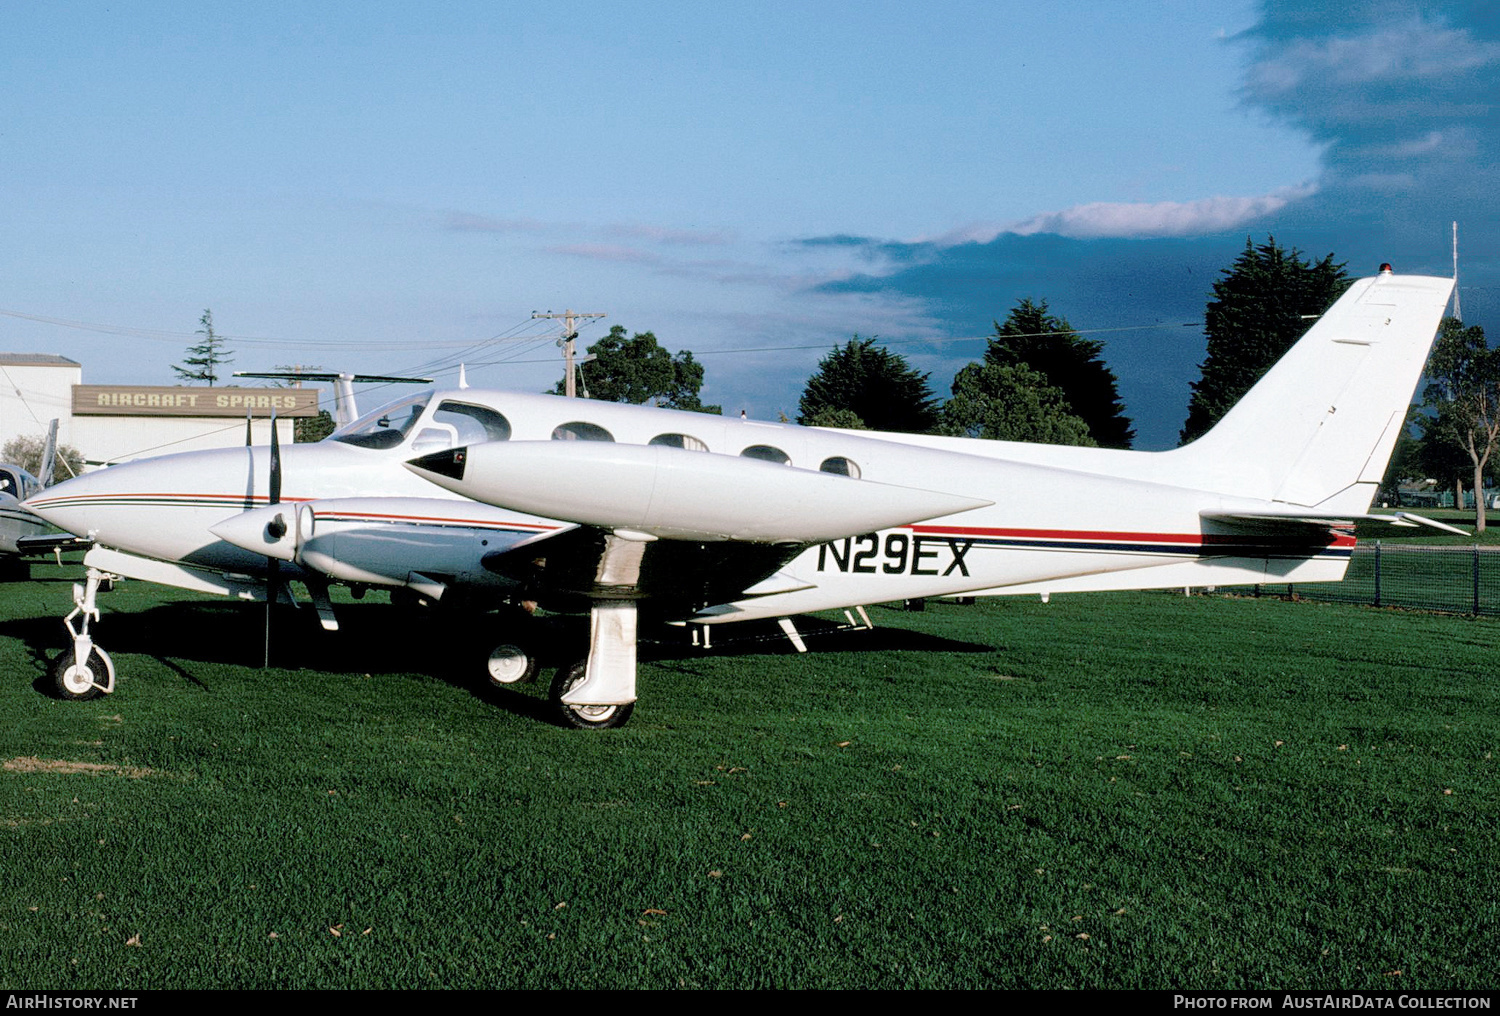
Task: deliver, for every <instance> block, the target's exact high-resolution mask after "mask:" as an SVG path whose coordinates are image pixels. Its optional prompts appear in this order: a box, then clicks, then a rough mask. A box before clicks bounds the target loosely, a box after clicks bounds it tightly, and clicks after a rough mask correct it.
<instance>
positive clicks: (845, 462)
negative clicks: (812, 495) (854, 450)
mask: <svg viewBox="0 0 1500 1016" xmlns="http://www.w3.org/2000/svg"><path fill="white" fill-rule="evenodd" d="M818 468H819V469H820V470H822V471H823V472H825V473H836V474H838V475H839V476H849V477H853V478H854V479H856V480H857V479H859V463H858V462H855V461H854V460H853V459H846V458H844V457H843V456H842V455H833V456H830V457H829V458H826V459H824V460H823V464H822V465H821V466H819V467H818Z"/></svg>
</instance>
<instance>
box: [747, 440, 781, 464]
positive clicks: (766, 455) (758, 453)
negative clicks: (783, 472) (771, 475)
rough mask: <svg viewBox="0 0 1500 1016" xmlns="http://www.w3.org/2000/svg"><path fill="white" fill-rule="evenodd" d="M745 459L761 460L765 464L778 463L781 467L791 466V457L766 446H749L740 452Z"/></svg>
mask: <svg viewBox="0 0 1500 1016" xmlns="http://www.w3.org/2000/svg"><path fill="white" fill-rule="evenodd" d="M740 454H741V455H743V456H744V457H745V458H747V459H761V460H763V461H765V462H779V463H781V464H782V465H783V466H790V465H791V464H792V457H791V456H790V455H788V454H787V453H786V452H784V451H782V450H781V449H780V448H773V447H771V446H770V445H768V444H757V445H751V446H750V447H749V448H746V449H745V450H744V451H742V452H740Z"/></svg>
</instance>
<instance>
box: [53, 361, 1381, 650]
mask: <svg viewBox="0 0 1500 1016" xmlns="http://www.w3.org/2000/svg"><path fill="white" fill-rule="evenodd" d="M398 407H399V409H400V412H399V413H398V414H396V416H394V417H393V416H392V413H391V412H390V411H384V410H381V411H377V412H376V413H375V414H371V416H369V417H366V418H365V431H364V433H363V434H360V433H355V434H354V435H353V440H352V443H351V440H350V439H349V438H350V435H349V432H348V431H347V430H346V431H340V433H339V435H336V436H335V438H330V439H327V440H324V441H322V442H319V443H317V444H310V445H295V446H290V447H287V448H284V449H282V451H281V457H282V477H283V479H282V494H281V502H282V505H283V506H284V510H285V518H286V519H287V521H288V522H289V523H292V524H293V525H295V523H296V515H297V511H298V509H299V507H300V506H303V505H311V506H312V509H313V511H314V513H315V515H316V518H315V519H309V521H310V522H315V528H316V534H315V539H318V540H321V541H322V542H321V543H316V544H313V543H309V544H306V545H304V546H303V547H302V548H301V551H300V552H299V553H298V554H297V555H296V562H295V563H296V564H297V566H299V567H301V568H302V569H303V570H304V571H307V572H317V573H320V574H322V575H324V576H326V577H328V578H332V579H333V580H335V581H344V582H356V583H369V584H384V585H406V584H412V583H414V582H417V581H420V580H422V578H423V577H430V576H431V575H432V574H433V573H434V572H438V573H441V576H442V580H443V581H444V582H445V583H447V584H449V585H451V584H454V583H458V584H468V585H476V586H486V585H488V586H500V585H503V584H504V581H503V580H501V579H499V578H498V577H497V576H494V575H492V574H490V573H489V572H487V571H486V570H485V569H484V568H483V567H482V566H481V565H480V561H481V559H482V558H483V557H484V556H485V555H486V554H489V553H492V552H494V551H496V550H499V549H504V548H505V547H507V546H513V545H515V544H516V543H519V542H521V541H523V540H527V539H536V538H538V537H544V536H546V535H549V534H553V533H556V532H559V531H562V530H565V529H567V528H571V527H572V526H573V525H574V524H575V522H577V521H580V520H582V521H587V522H591V523H592V522H595V521H596V520H595V518H594V516H592V515H588V514H587V513H585V512H583V508H582V505H583V503H584V502H585V501H589V502H590V503H592V504H594V505H596V506H597V508H598V512H599V513H602V514H599V515H598V518H599V519H603V518H607V517H609V512H610V511H611V510H614V508H615V507H616V506H617V505H618V503H619V502H620V501H621V496H620V494H619V493H618V490H617V489H616V488H612V487H611V485H610V484H608V483H605V482H602V479H601V480H600V482H597V483H594V484H593V485H592V487H591V484H590V481H591V478H593V477H599V478H602V477H605V476H607V475H608V472H609V468H610V465H611V464H610V460H609V456H610V454H611V451H612V448H616V449H620V450H622V453H623V451H624V450H626V449H629V448H631V447H634V448H637V449H639V448H643V447H645V448H651V447H659V446H661V445H662V442H663V440H665V441H667V442H668V443H669V444H668V447H667V448H665V449H664V451H665V452H669V454H663V455H662V456H661V457H662V458H664V459H671V466H672V468H673V470H675V472H676V473H677V474H681V473H682V471H683V470H684V469H687V470H691V469H692V468H693V466H694V464H695V463H702V467H703V468H702V469H701V475H702V478H703V481H702V482H701V483H700V484H696V485H695V484H694V483H693V482H692V480H693V479H694V478H693V476H688V477H687V478H686V479H687V482H681V481H683V477H682V476H681V475H678V476H677V480H678V481H679V482H677V483H676V484H675V486H672V488H671V489H672V490H673V491H674V492H675V493H674V494H673V497H675V498H676V499H677V501H676V502H674V504H676V505H680V506H681V507H682V508H683V509H684V510H686V509H687V508H689V507H691V508H692V509H693V510H694V511H695V512H697V513H698V514H703V513H705V512H709V513H712V514H715V515H716V516H718V515H726V514H727V515H730V516H733V515H735V514H736V513H738V514H739V515H741V516H743V517H747V518H752V519H754V518H762V517H766V516H776V517H778V518H781V519H784V520H785V527H786V532H787V533H788V534H789V535H788V536H787V537H786V540H787V542H798V541H797V540H796V538H795V534H796V533H797V532H800V531H802V529H804V528H806V529H808V531H812V532H816V533H817V534H818V539H819V540H820V541H822V542H818V543H817V545H815V546H811V547H809V548H808V549H806V550H805V551H803V552H802V553H801V554H800V555H798V556H797V557H796V558H795V559H794V560H792V561H791V562H790V563H789V564H787V565H786V566H785V567H784V568H783V569H782V571H781V573H780V574H779V575H778V576H777V577H776V580H775V582H773V583H770V584H768V585H767V587H766V588H765V589H764V590H763V592H764V593H765V595H748V596H746V597H745V598H743V599H740V600H737V601H735V602H731V603H721V604H709V605H706V606H705V607H704V609H703V610H701V611H700V612H698V613H697V614H696V615H695V616H696V619H698V620H701V621H731V620H743V619H748V618H753V617H767V616H784V615H787V614H791V613H797V612H802V611H808V610H818V609H826V608H832V607H842V606H852V605H855V604H862V603H871V602H880V601H885V600H891V599H901V598H911V597H922V596H939V595H951V594H960V593H986V594H1003V593H1013V592H1052V591H1067V590H1074V589H1099V588H1142V587H1153V586H1155V587H1170V586H1182V585H1208V584H1214V583H1221V582H1229V581H1238V582H1253V581H1258V580H1261V579H1265V580H1271V579H1275V580H1277V581H1290V580H1296V581H1313V580H1318V579H1331V578H1338V577H1340V576H1341V575H1342V572H1343V568H1344V566H1345V565H1346V563H1347V560H1348V554H1349V551H1350V547H1351V546H1352V542H1353V541H1352V539H1351V538H1348V537H1341V538H1338V539H1336V540H1335V539H1332V538H1330V539H1329V540H1328V541H1327V542H1326V545H1323V546H1308V545H1306V544H1305V543H1301V544H1296V545H1287V544H1285V542H1284V541H1283V542H1281V543H1280V544H1277V543H1275V542H1274V541H1273V542H1271V543H1268V542H1267V541H1266V540H1265V539H1258V538H1254V537H1245V536H1235V535H1234V534H1233V533H1230V532H1223V533H1215V532H1213V531H1212V527H1210V526H1206V525H1205V524H1204V522H1203V520H1202V518H1201V513H1202V512H1203V511H1204V510H1205V509H1216V510H1224V511H1232V510H1249V509H1253V508H1256V507H1259V506H1264V505H1265V504H1266V503H1267V502H1265V501H1263V500H1259V499H1253V498H1245V497H1238V496H1230V495H1218V494H1207V493H1205V492H1204V491H1203V490H1201V489H1191V488H1185V487H1180V486H1175V485H1173V484H1172V483H1170V482H1167V480H1168V478H1169V477H1171V476H1172V475H1173V474H1174V472H1175V470H1174V469H1173V468H1172V463H1171V461H1170V460H1171V457H1172V456H1174V455H1178V454H1180V453H1142V452H1121V451H1108V450H1099V449H1084V448H1062V447H1055V446H1036V445H1018V444H1011V443H1006V442H990V441H973V440H965V439H957V438H919V437H912V436H907V435H879V434H870V433H864V432H846V431H834V430H825V429H817V428H806V427H799V426H795V425H791V424H776V423H762V422H758V421H746V420H740V419H732V418H723V417H718V416H710V415H705V414H698V413H684V412H677V411H671V410H663V409H654V408H648V407H640V406H625V405H618V404H613V403H602V402H595V401H589V400H564V399H561V398H557V397H554V396H545V395H528V394H521V393H515V392H503V391H490V390H478V389H463V390H458V391H449V392H440V393H433V394H431V395H430V396H422V397H418V398H416V399H408V400H404V402H403V403H401V404H398ZM454 407H458V408H459V409H461V410H462V411H463V412H462V413H459V414H458V415H455V412H454ZM475 407H479V408H480V409H483V410H484V411H486V412H487V413H489V414H490V416H486V417H485V418H484V419H485V421H486V422H487V423H488V421H489V420H490V419H491V417H493V416H498V417H501V418H503V422H504V426H505V431H506V434H505V441H507V442H511V443H513V444H514V447H515V448H516V449H518V450H519V449H523V448H535V447H537V443H539V442H553V441H556V442H557V443H555V444H553V445H552V447H554V448H558V449H560V450H562V451H566V452H567V453H568V454H566V455H558V456H555V457H554V459H553V460H547V459H545V458H543V459H540V460H539V459H537V457H536V456H532V457H531V462H532V464H531V465H530V466H529V467H528V468H525V469H521V468H517V469H515V470H512V471H508V472H504V471H502V473H501V474H500V475H498V476H496V477H494V478H493V483H494V486H495V488H496V491H497V496H495V497H486V500H487V501H491V502H494V503H496V504H500V505H504V504H505V503H506V502H507V501H513V502H515V503H520V504H523V505H524V507H525V508H526V509H527V510H524V511H522V510H515V509H514V508H512V507H505V506H501V507H492V506H491V505H490V504H479V503H476V502H475V501H473V500H469V499H467V498H463V497H460V496H457V495H455V494H453V493H450V492H449V491H447V490H443V489H441V488H439V487H438V486H436V485H434V484H433V483H430V482H428V481H427V480H425V479H422V478H420V477H419V476H417V475H415V474H414V473H413V472H412V471H410V470H408V469H407V468H405V467H404V464H405V463H406V462H407V460H410V459H413V458H417V457H420V456H421V455H424V454H431V453H432V452H434V451H439V450H442V449H444V448H450V447H458V446H461V445H462V446H473V447H476V448H478V447H481V446H483V439H484V438H485V437H488V438H489V440H491V441H495V435H494V434H489V435H482V434H478V433H468V430H469V429H470V428H471V423H470V421H471V419H472V415H465V414H475V413H477V412H478V410H477V409H475ZM382 413H384V414H385V418H386V419H389V420H391V421H392V423H391V424H390V425H388V426H386V427H385V428H384V429H382V428H381V427H380V426H379V423H378V421H379V420H380V419H381V418H382V417H381V414H382ZM372 420H374V421H376V423H374V424H371V423H370V422H369V421H372ZM455 420H457V421H458V423H457V424H456V425H455V424H454V422H453V421H455ZM358 426H359V425H358V424H356V425H355V429H356V431H357V430H358ZM492 426H496V425H492ZM397 430H400V431H401V432H400V434H399V439H397V436H396V431H397ZM372 435H373V438H378V439H379V440H373V439H371V440H365V441H364V443H361V441H362V440H363V439H366V438H371V436H372ZM664 435H665V436H666V437H665V438H664ZM476 437H479V438H480V440H479V441H475V440H474V439H475V438H476ZM606 437H607V438H608V439H609V440H604V438H606ZM580 438H582V439H580ZM590 438H592V440H589V439H590ZM653 442H654V443H653ZM376 444H379V445H383V446H380V447H375V446H372V445H376ZM495 446H496V447H500V448H501V449H502V450H503V449H504V447H505V445H504V444H501V443H498V442H497V443H496V445H495ZM632 454H634V453H632ZM699 455H707V456H711V458H702V459H699V458H697V457H696V456H699ZM1042 459H1045V460H1046V461H1045V463H1044V462H1043V461H1041V460H1042ZM269 463H270V452H269V449H267V448H253V449H252V448H242V449H233V450H219V451H202V452H189V453H185V454H181V455H170V456H164V457H161V458H155V459H148V460H142V461H138V462H132V463H126V464H124V465H119V466H114V467H112V468H110V469H106V470H101V471H98V472H94V473H90V474H88V475H86V476H84V477H81V478H79V479H76V480H70V481H67V482H65V483H63V484H60V485H58V486H56V487H53V488H51V489H49V490H47V491H45V492H43V493H42V494H40V495H38V496H37V497H35V498H33V500H32V501H31V502H30V505H31V507H32V508H33V509H34V510H35V511H36V512H37V513H38V514H40V515H41V516H43V517H44V518H46V519H48V520H49V521H51V522H53V523H54V524H56V525H57V526H59V527H61V528H63V529H66V530H68V531H70V532H74V533H77V534H79V535H87V536H92V537H93V538H94V540H95V542H96V544H97V545H99V546H101V547H106V548H112V549H113V550H115V551H119V552H123V553H124V554H127V555H132V556H139V557H141V558H147V559H154V560H157V561H165V562H175V563H178V564H182V565H187V566H190V567H192V568H195V569H203V570H212V571H219V572H229V573H237V574H241V575H258V574H263V573H264V572H265V569H266V560H267V556H268V555H267V552H265V551H261V552H257V551H258V547H259V545H258V543H257V541H256V539H255V537H254V534H255V533H257V532H259V528H260V527H262V526H263V525H264V520H263V519H261V517H260V516H262V515H265V514H266V513H267V511H268V504H269V499H268V490H269V487H270V482H269V472H270V465H269ZM538 463H540V464H538ZM710 464H713V465H714V468H713V469H710V468H708V467H709V466H710ZM830 469H833V470H837V472H836V473H834V474H832V476H831V475H830V473H829V472H828V470H830ZM719 473H723V474H724V475H725V476H732V478H733V479H735V480H736V481H737V482H735V483H734V484H733V485H732V489H731V487H726V486H725V484H726V483H727V481H720V480H716V479H714V477H715V476H716V475H718V474H719ZM739 474H743V476H741V475H739ZM809 474H811V475H809ZM848 474H853V475H848ZM820 477H821V478H822V481H826V482H823V486H822V487H821V488H819V490H820V497H819V498H818V499H816V503H812V501H811V500H810V499H809V503H808V504H807V505H804V504H802V503H801V502H800V501H799V498H803V499H806V495H805V494H804V493H803V492H805V491H806V490H809V489H811V487H810V486H809V485H810V484H814V483H815V482H820V481H819V478H820ZM856 477H857V478H856ZM747 478H748V479H747ZM666 479H667V475H666V473H665V472H663V473H662V474H661V478H660V481H659V482H657V481H653V482H657V486H658V487H659V488H661V489H666V488H667V487H668V484H667V483H666ZM830 483H832V484H835V485H836V484H837V483H844V484H847V485H848V489H849V490H850V498H851V514H853V515H858V514H859V513H858V512H855V511H854V509H853V507H852V505H853V503H854V501H856V500H858V499H856V498H855V494H856V493H860V492H864V491H865V490H866V489H867V488H872V487H873V485H884V487H885V488H887V489H891V490H903V491H906V492H909V493H912V494H913V496H914V497H918V499H919V500H920V496H925V495H927V494H933V493H935V494H938V495H941V496H943V497H949V496H952V497H953V498H954V501H953V503H958V502H963V503H966V504H973V505H977V507H972V508H968V509H967V510H963V511H958V512H956V513H952V514H946V515H940V516H938V517H935V518H928V519H926V520H925V521H921V522H912V523H909V524H904V525H896V526H891V527H887V528H883V529H880V530H878V531H873V532H865V531H863V530H857V529H850V528H848V527H847V526H846V527H845V528H843V529H840V528H839V526H838V525H837V517H836V516H837V514H838V512H837V508H836V505H837V498H835V499H834V500H833V501H832V502H830V501H829V499H828V497H827V496H825V495H826V488H827V487H828V485H829V484H830ZM507 491H509V492H511V493H512V494H513V495H514V497H513V498H507V496H506V492H507ZM726 492H727V493H726ZM877 494H878V491H877ZM864 500H865V501H869V500H870V498H869V497H866V498H864ZM875 500H880V498H879V497H878V496H877V497H876V498H875ZM944 503H947V502H944ZM549 504H555V506H556V507H555V515H549V514H547V511H548V509H547V508H546V506H547V505H549ZM670 507H671V506H670V505H669V509H668V510H667V513H668V514H669V515H670V514H671V511H670ZM255 510H259V512H260V515H251V516H246V519H247V520H249V521H251V522H254V524H255V525H254V527H252V531H251V532H250V534H249V535H248V536H243V535H236V536H235V541H236V542H229V541H227V540H225V539H223V538H220V537H219V536H217V535H215V533H214V531H213V530H214V528H215V527H221V531H225V530H224V529H223V527H225V526H228V525H232V524H233V520H234V519H235V518H236V517H238V516H241V515H242V514H244V513H246V512H252V511H255ZM658 514H660V512H658ZM929 514H930V513H929ZM813 516H816V518H814V517H813ZM830 516H834V519H833V521H832V522H830ZM695 517H696V516H695ZM814 522H816V523H819V525H817V526H813V523H814ZM809 527H811V528H809ZM309 528H310V529H311V528H313V526H309ZM839 532H842V533H844V534H846V535H843V536H839V535H837V534H838V533H839ZM308 535H309V536H313V535H314V534H312V533H309V534H308ZM694 538H697V539H712V536H711V534H710V535H705V534H700V535H698V536H697V537H694ZM801 542H809V543H810V542H812V541H811V540H806V541H801ZM112 561H113V563H112V565H111V570H117V571H118V570H120V565H119V560H118V558H115V559H112ZM127 570H128V569H127ZM413 576H417V578H415V579H414V578H413ZM142 577H152V578H155V577H157V573H155V572H150V573H149V574H147V573H143V575H142ZM778 590H787V591H778ZM759 591H760V590H752V593H754V592H759Z"/></svg>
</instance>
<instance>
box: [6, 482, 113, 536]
mask: <svg viewBox="0 0 1500 1016" xmlns="http://www.w3.org/2000/svg"><path fill="white" fill-rule="evenodd" d="M96 475H97V474H94V473H86V474H84V475H83V476H78V477H74V478H73V479H71V480H64V481H63V482H62V483H58V484H54V485H53V486H51V487H48V488H46V489H45V490H40V491H38V492H37V493H35V494H33V495H31V496H30V497H28V498H27V499H26V500H25V501H22V502H21V504H22V506H24V507H25V508H27V509H29V510H30V511H31V512H32V513H33V514H35V515H40V516H41V517H42V518H44V519H46V520H47V521H48V522H50V523H52V524H53V525H54V526H56V527H57V528H58V529H62V530H66V531H67V532H70V533H73V534H75V535H78V536H84V535H87V530H86V527H87V523H88V516H89V515H90V511H89V506H90V505H91V504H92V503H94V502H95V501H96V500H97V497H98V494H99V493H100V488H101V484H100V483H99V482H98V480H97V479H96Z"/></svg>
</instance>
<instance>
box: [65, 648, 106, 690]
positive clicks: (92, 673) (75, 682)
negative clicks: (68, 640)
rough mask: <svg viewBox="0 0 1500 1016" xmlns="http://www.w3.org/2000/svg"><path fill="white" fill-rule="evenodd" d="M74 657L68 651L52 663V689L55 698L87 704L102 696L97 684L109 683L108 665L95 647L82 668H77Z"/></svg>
mask: <svg viewBox="0 0 1500 1016" xmlns="http://www.w3.org/2000/svg"><path fill="white" fill-rule="evenodd" d="M74 655H75V654H74V652H73V650H71V649H69V650H66V651H65V652H63V653H62V654H61V655H59V656H58V658H57V659H56V660H53V661H52V671H51V674H52V687H53V689H54V690H55V691H56V692H57V697H58V698H64V699H71V700H73V701H74V702H87V701H88V700H89V699H93V698H98V697H99V696H100V695H103V694H104V690H103V689H102V688H100V687H98V684H108V683H109V664H108V663H107V662H106V657H105V656H104V651H103V650H101V649H99V648H98V647H97V646H96V647H94V648H93V649H91V650H90V651H89V655H88V659H86V660H84V661H83V666H82V667H80V666H78V664H77V662H76V661H75V660H74ZM95 682H98V684H95Z"/></svg>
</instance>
